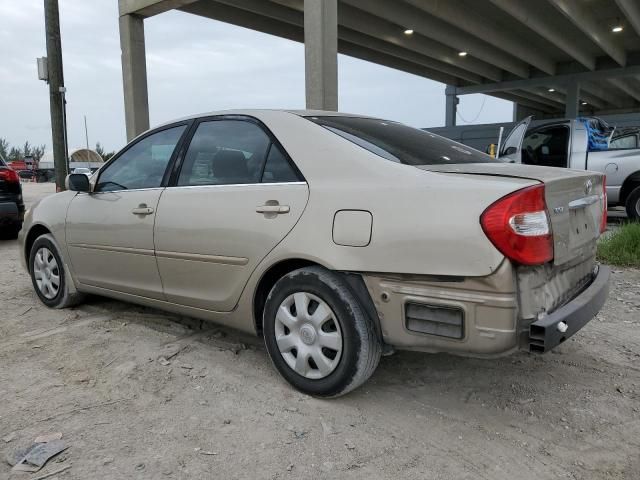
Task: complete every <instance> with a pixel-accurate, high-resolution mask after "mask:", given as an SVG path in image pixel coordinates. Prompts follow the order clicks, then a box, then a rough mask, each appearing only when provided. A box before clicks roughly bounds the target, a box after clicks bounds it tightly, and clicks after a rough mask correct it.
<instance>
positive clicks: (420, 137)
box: [307, 116, 497, 165]
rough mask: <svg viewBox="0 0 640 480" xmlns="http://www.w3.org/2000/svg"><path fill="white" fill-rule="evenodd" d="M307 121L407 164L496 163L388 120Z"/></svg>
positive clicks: (319, 118) (329, 118)
mask: <svg viewBox="0 0 640 480" xmlns="http://www.w3.org/2000/svg"><path fill="white" fill-rule="evenodd" d="M307 119H309V120H311V121H312V122H314V123H316V124H318V125H320V126H322V127H324V128H326V129H327V130H329V131H331V132H333V133H335V134H336V135H340V136H341V137H342V138H344V139H346V140H349V141H350V142H353V143H355V144H356V145H358V146H360V147H362V148H364V149H366V150H368V151H370V152H371V153H375V154H376V155H378V156H380V157H382V158H385V159H387V160H390V161H393V162H398V163H403V164H405V165H445V164H458V163H494V162H495V163H497V160H494V159H493V158H492V157H490V156H489V155H487V154H485V153H482V152H480V151H478V150H475V149H473V148H471V147H467V146H465V145H462V144H461V143H457V142H454V141H453V140H449V139H447V138H444V137H441V136H439V135H435V134H433V133H430V132H427V131H425V130H420V129H418V128H413V127H409V126H407V125H403V124H401V123H397V122H392V121H389V120H380V119H376V118H359V117H343V116H312V117H307Z"/></svg>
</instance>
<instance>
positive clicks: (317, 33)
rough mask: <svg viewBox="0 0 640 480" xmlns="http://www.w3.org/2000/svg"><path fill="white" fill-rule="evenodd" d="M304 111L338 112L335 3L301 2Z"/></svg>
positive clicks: (323, 0) (331, 0)
mask: <svg viewBox="0 0 640 480" xmlns="http://www.w3.org/2000/svg"><path fill="white" fill-rule="evenodd" d="M304 56H305V60H304V72H305V89H306V99H307V108H308V109H317V110H338V0H304Z"/></svg>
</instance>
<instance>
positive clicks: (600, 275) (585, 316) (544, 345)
mask: <svg viewBox="0 0 640 480" xmlns="http://www.w3.org/2000/svg"><path fill="white" fill-rule="evenodd" d="M596 268H597V271H596V272H595V273H594V275H593V279H592V281H591V283H590V284H589V285H588V286H587V287H586V288H585V289H584V290H583V291H582V292H581V293H580V294H579V295H578V296H576V297H575V298H574V299H573V300H571V301H570V302H568V303H566V304H565V305H563V306H562V307H560V308H558V309H557V310H555V311H554V312H553V313H551V314H549V315H547V316H545V317H544V318H541V319H540V320H537V321H535V322H533V323H532V324H531V325H530V326H529V351H530V352H539V353H544V352H547V351H549V350H551V349H552V348H554V347H556V346H558V345H559V344H561V343H562V342H564V341H565V340H566V339H567V338H569V337H570V336H572V335H573V334H574V333H576V332H577V331H578V330H580V329H581V328H582V327H584V326H585V325H586V324H587V323H588V322H589V321H590V320H591V319H592V318H593V317H594V316H595V315H596V314H597V313H598V312H599V311H600V309H601V308H602V306H603V305H604V302H605V301H606V300H607V296H608V294H609V276H610V275H611V270H610V269H609V268H608V267H605V266H602V265H600V266H598V267H596Z"/></svg>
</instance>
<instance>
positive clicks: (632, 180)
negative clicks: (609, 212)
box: [620, 172, 640, 205]
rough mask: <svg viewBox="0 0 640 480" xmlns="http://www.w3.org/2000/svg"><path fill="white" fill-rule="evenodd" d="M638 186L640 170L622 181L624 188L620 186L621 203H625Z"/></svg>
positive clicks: (639, 185)
mask: <svg viewBox="0 0 640 480" xmlns="http://www.w3.org/2000/svg"><path fill="white" fill-rule="evenodd" d="M636 187H640V172H635V173H632V174H631V175H629V176H628V177H627V178H626V179H625V181H624V182H623V183H622V188H620V204H622V205H624V204H625V203H626V202H627V197H628V196H629V194H630V193H631V192H632V191H633V190H634V189H635V188H636Z"/></svg>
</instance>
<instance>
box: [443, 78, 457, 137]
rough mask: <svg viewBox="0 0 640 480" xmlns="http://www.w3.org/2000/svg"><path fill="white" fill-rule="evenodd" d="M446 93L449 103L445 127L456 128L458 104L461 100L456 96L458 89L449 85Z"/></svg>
mask: <svg viewBox="0 0 640 480" xmlns="http://www.w3.org/2000/svg"><path fill="white" fill-rule="evenodd" d="M444 93H445V95H446V96H447V101H446V104H445V114H444V125H445V127H455V126H456V112H457V111H458V103H460V100H459V99H458V96H457V95H456V87H454V86H453V85H447V88H446V89H445V91H444Z"/></svg>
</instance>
